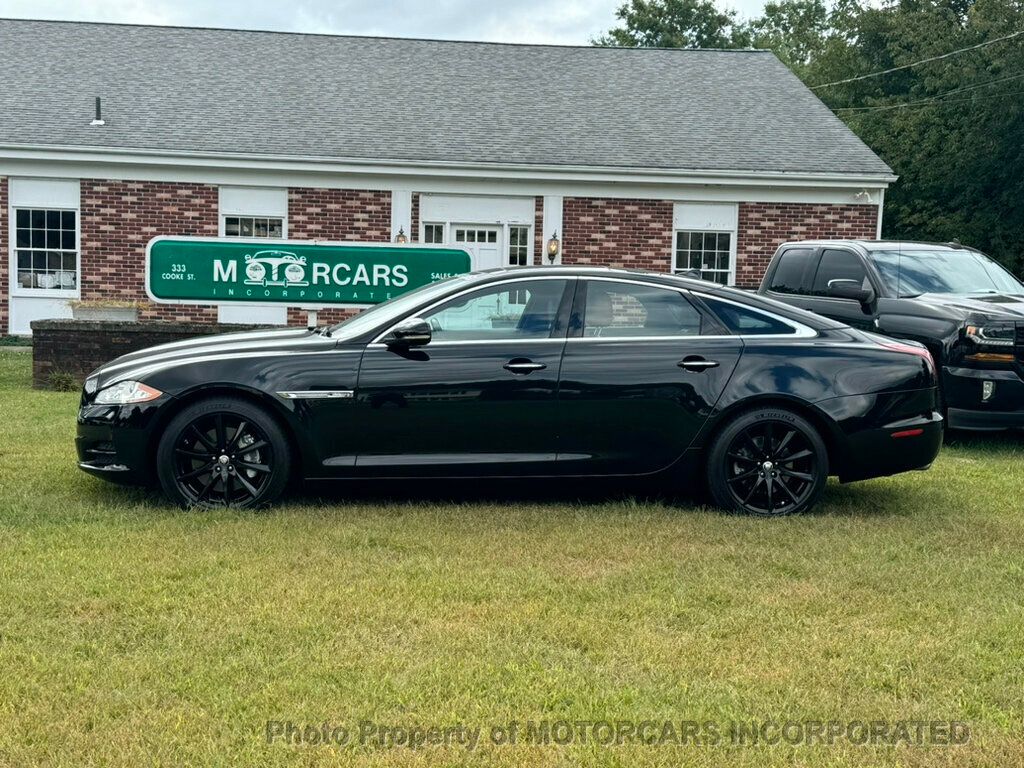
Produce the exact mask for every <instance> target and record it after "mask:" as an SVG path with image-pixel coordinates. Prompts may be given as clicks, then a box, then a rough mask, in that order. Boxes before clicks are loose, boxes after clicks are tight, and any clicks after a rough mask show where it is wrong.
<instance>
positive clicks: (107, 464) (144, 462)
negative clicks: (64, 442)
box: [75, 400, 161, 485]
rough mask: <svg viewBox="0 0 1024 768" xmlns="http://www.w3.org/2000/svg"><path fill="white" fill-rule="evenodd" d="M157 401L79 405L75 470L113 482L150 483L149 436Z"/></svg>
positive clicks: (151, 464) (151, 476) (150, 452)
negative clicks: (76, 465) (133, 403)
mask: <svg viewBox="0 0 1024 768" xmlns="http://www.w3.org/2000/svg"><path fill="white" fill-rule="evenodd" d="M160 402H161V401H160V400H156V401H153V402H152V403H142V404H138V405H83V406H82V407H81V408H80V410H79V412H78V433H77V436H76V437H75V449H76V450H77V452H78V467H79V469H81V470H83V471H84V472H88V473H89V474H90V475H94V476H96V477H101V478H103V479H104V480H109V481H111V482H115V483H124V484H128V485H144V484H148V483H150V482H152V480H153V462H152V455H151V454H152V451H151V441H150V437H151V435H152V434H153V423H154V422H155V420H156V413H157V408H158V404H159V403H160Z"/></svg>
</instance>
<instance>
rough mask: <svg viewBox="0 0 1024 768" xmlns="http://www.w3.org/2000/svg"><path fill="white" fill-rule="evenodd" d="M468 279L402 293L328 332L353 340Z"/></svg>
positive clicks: (333, 326)
mask: <svg viewBox="0 0 1024 768" xmlns="http://www.w3.org/2000/svg"><path fill="white" fill-rule="evenodd" d="M470 277H471V275H470V274H465V275H457V276H456V277H450V278H448V279H447V280H439V281H438V282H436V283H427V284H426V285H424V286H421V287H419V288H417V289H415V290H413V291H409V292H408V293H403V294H402V295H401V296H398V297H396V298H394V299H391V300H390V301H385V302H384V303H383V304H377V305H375V306H372V307H370V308H369V309H365V310H363V311H362V312H360V313H359V314H358V315H353V316H352V317H350V318H348V320H342V321H341V322H340V323H338V324H337V325H332V326H331V327H330V328H328V331H329V333H330V335H331V336H332V337H335V338H341V339H352V338H355V337H356V336H359V335H360V334H363V333H366V331H368V330H370V329H371V328H374V327H376V326H378V325H383V324H385V323H387V322H388V321H389V320H391V319H393V318H397V317H401V316H402V314H403V313H405V312H407V311H409V310H410V309H412V308H413V307H416V306H418V305H419V304H421V303H426V302H429V301H430V300H431V299H432V298H434V297H435V296H440V295H443V294H445V293H447V292H448V291H450V290H451V289H452V288H454V287H455V285H456V284H457V283H460V282H468V281H469V279H470Z"/></svg>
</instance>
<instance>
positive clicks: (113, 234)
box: [81, 179, 217, 322]
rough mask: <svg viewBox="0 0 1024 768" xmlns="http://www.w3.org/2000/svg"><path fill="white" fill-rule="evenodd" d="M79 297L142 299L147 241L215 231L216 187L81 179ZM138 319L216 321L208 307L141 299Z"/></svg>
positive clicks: (144, 297)
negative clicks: (160, 236) (154, 238)
mask: <svg viewBox="0 0 1024 768" xmlns="http://www.w3.org/2000/svg"><path fill="white" fill-rule="evenodd" d="M81 188H82V198H81V206H82V213H81V242H82V255H81V259H82V299H84V300H89V299H118V300H137V301H144V302H146V289H145V277H144V276H145V264H146V243H148V242H149V241H150V239H151V238H153V237H155V236H157V235H196V236H216V235H217V187H216V186H214V185H210V184H186V183H170V182H151V181H113V180H102V179H82V186H81ZM139 319H140V320H169V319H177V320H195V321H205V322H210V321H215V320H216V319H217V310H216V308H215V307H211V306H188V305H180V306H179V305H171V304H161V305H158V304H152V303H149V302H146V304H145V305H144V306H143V308H142V309H141V310H140V312H139Z"/></svg>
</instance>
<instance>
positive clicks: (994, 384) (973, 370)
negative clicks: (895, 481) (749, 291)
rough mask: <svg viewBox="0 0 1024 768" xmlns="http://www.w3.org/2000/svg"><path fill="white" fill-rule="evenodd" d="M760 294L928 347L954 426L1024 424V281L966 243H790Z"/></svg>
mask: <svg viewBox="0 0 1024 768" xmlns="http://www.w3.org/2000/svg"><path fill="white" fill-rule="evenodd" d="M758 293H760V294H762V295H764V296H768V297H771V298H774V299H778V300H780V301H784V302H786V303H787V304H792V305H794V306H797V307H800V308H802V309H807V310H810V311H812V312H816V313H818V314H820V315H825V316H827V317H831V318H833V319H835V320H839V321H840V322H844V323H847V324H849V325H851V326H853V327H854V328H860V329H862V330H865V331H872V332H874V333H880V334H883V335H886V336H892V337H895V338H900V339H912V340H914V341H919V342H921V343H923V344H924V345H925V346H927V347H928V350H929V351H930V352H931V354H932V357H933V358H934V360H935V363H936V365H937V366H938V368H939V370H940V371H941V379H940V380H941V390H942V395H943V400H944V406H945V408H946V417H947V422H946V423H947V426H949V427H951V428H954V429H974V430H998V429H1013V428H1024V283H1021V281H1020V280H1018V279H1017V278H1016V277H1014V276H1013V275H1012V274H1010V273H1009V272H1007V271H1006V269H1004V268H1003V267H1001V266H1000V265H999V264H997V263H996V262H995V261H993V260H992V259H990V258H989V257H988V256H986V255H985V254H983V253H981V252H980V251H977V250H974V249H973V248H967V247H964V246H961V245H957V244H937V243H915V242H896V241H881V240H878V241H875V240H809V241H801V242H792V243H783V244H782V245H781V246H779V249H778V250H777V251H776V252H775V256H774V257H773V258H772V261H771V263H770V264H769V265H768V271H767V272H766V273H765V276H764V280H763V281H762V282H761V287H760V288H759V289H758Z"/></svg>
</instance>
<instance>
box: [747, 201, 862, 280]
mask: <svg viewBox="0 0 1024 768" xmlns="http://www.w3.org/2000/svg"><path fill="white" fill-rule="evenodd" d="M877 226H878V207H877V206H874V205H832V204H827V203H823V204H820V205H819V204H811V203H740V209H739V237H738V239H737V243H736V285H738V286H740V287H744V288H755V287H757V286H758V285H760V284H761V278H762V277H764V273H765V270H766V269H767V268H768V262H769V261H771V258H772V255H773V254H774V253H775V249H776V248H778V247H779V245H780V244H782V243H784V242H786V241H787V240H810V239H816V238H854V239H860V238H865V239H868V240H874V239H875V233H876V231H877Z"/></svg>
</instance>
